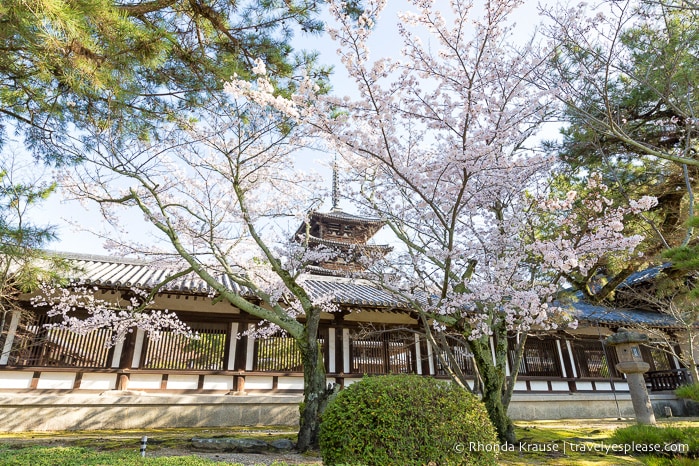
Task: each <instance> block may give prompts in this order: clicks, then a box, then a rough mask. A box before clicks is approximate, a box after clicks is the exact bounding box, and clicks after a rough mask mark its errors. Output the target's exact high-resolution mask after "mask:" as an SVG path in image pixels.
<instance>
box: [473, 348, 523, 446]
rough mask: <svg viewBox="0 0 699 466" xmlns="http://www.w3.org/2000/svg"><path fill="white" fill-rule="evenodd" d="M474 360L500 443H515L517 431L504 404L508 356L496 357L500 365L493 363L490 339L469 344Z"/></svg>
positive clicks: (487, 407)
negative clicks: (505, 362)
mask: <svg viewBox="0 0 699 466" xmlns="http://www.w3.org/2000/svg"><path fill="white" fill-rule="evenodd" d="M469 346H470V347H471V352H472V353H473V359H474V361H475V363H476V367H477V368H478V371H479V372H480V376H481V380H482V384H483V398H482V401H483V404H484V405H485V409H486V410H487V411H488V417H489V418H490V421H491V422H492V423H493V426H494V427H495V430H496V431H497V433H498V440H500V442H508V443H514V442H515V440H516V438H515V430H514V425H513V424H512V421H511V420H510V418H509V416H508V415H507V406H506V405H505V404H504V403H503V394H504V388H505V365H504V361H505V360H506V357H507V354H504V355H502V354H500V355H496V360H497V361H498V362H499V363H500V364H496V363H494V362H493V355H492V353H491V349H490V340H489V338H488V337H482V338H480V339H478V340H473V341H470V342H469Z"/></svg>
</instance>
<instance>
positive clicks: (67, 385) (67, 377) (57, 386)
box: [36, 372, 77, 390]
mask: <svg viewBox="0 0 699 466" xmlns="http://www.w3.org/2000/svg"><path fill="white" fill-rule="evenodd" d="M76 375H77V374H76V373H75V372H43V373H42V374H41V376H40V377H39V383H38V384H37V385H36V388H38V389H40V390H72V389H73V385H74V384H75V376H76Z"/></svg>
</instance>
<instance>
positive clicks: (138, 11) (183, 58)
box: [0, 0, 329, 162]
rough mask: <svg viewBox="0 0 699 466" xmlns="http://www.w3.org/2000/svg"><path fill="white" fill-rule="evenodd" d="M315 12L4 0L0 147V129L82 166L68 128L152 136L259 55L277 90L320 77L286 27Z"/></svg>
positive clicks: (198, 2) (272, 5)
mask: <svg viewBox="0 0 699 466" xmlns="http://www.w3.org/2000/svg"><path fill="white" fill-rule="evenodd" d="M318 8H319V4H318V3H317V2H307V1H306V0H288V1H284V2H278V1H269V0H266V1H253V0H248V1H246V0H243V1H233V0H224V1H213V0H192V1H187V2H177V1H134V2H115V1H112V0H75V1H70V2H65V1H58V0H33V1H30V2H27V1H24V0H7V1H3V2H1V3H0V41H1V42H2V44H3V53H2V54H0V146H1V145H2V143H3V141H4V138H3V134H2V133H3V130H4V129H5V128H6V126H7V124H8V123H9V124H11V125H13V126H15V127H16V128H17V129H18V130H19V131H20V132H22V133H23V134H24V135H25V141H26V143H27V146H28V147H29V148H30V149H31V150H32V151H33V152H34V153H35V154H37V155H40V156H43V157H44V158H45V159H46V160H49V161H52V162H65V161H75V160H79V159H80V157H81V151H80V148H81V147H82V145H86V146H88V147H89V146H90V145H91V144H92V141H91V140H90V139H89V138H85V139H84V140H78V139H75V134H76V132H75V129H78V130H79V129H83V128H85V127H88V126H89V127H93V126H94V127H97V128H100V129H102V130H105V129H107V128H110V129H112V130H113V131H114V132H115V133H116V134H131V135H138V136H139V137H141V138H142V139H144V140H153V139H156V138H157V137H158V134H157V133H158V131H159V129H160V123H162V122H163V121H172V120H173V119H175V118H179V117H182V118H186V114H187V112H188V110H189V109H191V108H195V107H197V106H199V105H200V104H201V102H203V101H205V100H206V99H208V98H210V97H211V95H212V94H217V95H221V94H222V89H223V83H224V81H225V80H228V79H230V78H231V76H233V75H234V74H237V75H238V76H242V77H247V76H249V75H250V72H249V70H250V67H251V65H252V64H253V63H254V60H256V59H262V60H263V61H264V62H265V65H266V68H267V70H268V73H269V74H270V75H271V76H273V77H275V78H277V83H278V84H280V88H283V87H286V86H288V85H289V83H290V82H291V81H289V82H284V79H287V78H290V77H292V76H293V75H294V74H295V72H296V71H297V70H299V69H300V68H304V69H308V70H309V71H310V72H311V73H312V75H313V76H315V77H317V78H318V79H319V80H320V81H323V80H324V79H325V78H326V77H327V74H328V73H329V70H328V69H322V68H320V67H316V66H315V61H316V56H315V55H314V54H312V53H310V54H309V53H307V54H296V53H294V51H293V49H292V47H291V45H290V44H291V38H292V35H293V31H294V30H295V29H300V30H301V31H303V32H308V33H314V32H318V31H320V30H321V28H322V23H321V22H320V21H318V20H317V19H316V14H317V12H318ZM313 73H315V74H313ZM69 132H70V133H71V134H72V135H71V136H69V135H68V133H69ZM57 144H60V145H63V146H64V147H63V150H58V149H57ZM66 150H69V151H70V152H69V153H66Z"/></svg>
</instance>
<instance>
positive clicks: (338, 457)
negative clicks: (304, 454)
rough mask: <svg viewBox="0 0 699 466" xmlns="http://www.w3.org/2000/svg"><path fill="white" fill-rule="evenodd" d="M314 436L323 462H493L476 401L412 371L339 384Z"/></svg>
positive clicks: (490, 437)
mask: <svg viewBox="0 0 699 466" xmlns="http://www.w3.org/2000/svg"><path fill="white" fill-rule="evenodd" d="M319 440H320V452H321V455H322V456H323V463H324V464H326V465H337V464H351V465H356V464H363V465H393V464H400V465H425V464H436V465H440V466H442V465H459V464H496V450H497V448H495V446H496V445H497V436H496V434H495V429H494V428H493V425H492V424H491V422H490V419H489V418H488V414H487V412H486V410H485V407H484V406H483V403H481V402H480V400H478V398H476V397H475V396H474V395H472V394H471V393H469V392H468V391H466V390H464V389H462V388H460V387H458V386H456V385H454V384H452V383H449V382H445V381H438V380H435V379H433V378H429V377H422V376H418V375H387V376H376V377H365V378H364V379H362V380H361V381H359V382H357V383H354V384H352V385H350V386H349V387H347V388H345V389H344V390H342V391H341V392H340V393H338V394H337V396H336V397H335V399H334V400H332V401H331V402H330V403H329V404H328V407H327V408H326V410H325V412H324V413H323V417H322V422H321V425H320V438H319Z"/></svg>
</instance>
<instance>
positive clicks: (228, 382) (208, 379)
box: [203, 375, 233, 390]
mask: <svg viewBox="0 0 699 466" xmlns="http://www.w3.org/2000/svg"><path fill="white" fill-rule="evenodd" d="M203 388H204V390H233V377H232V376H230V375H207V376H204V387H203Z"/></svg>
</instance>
